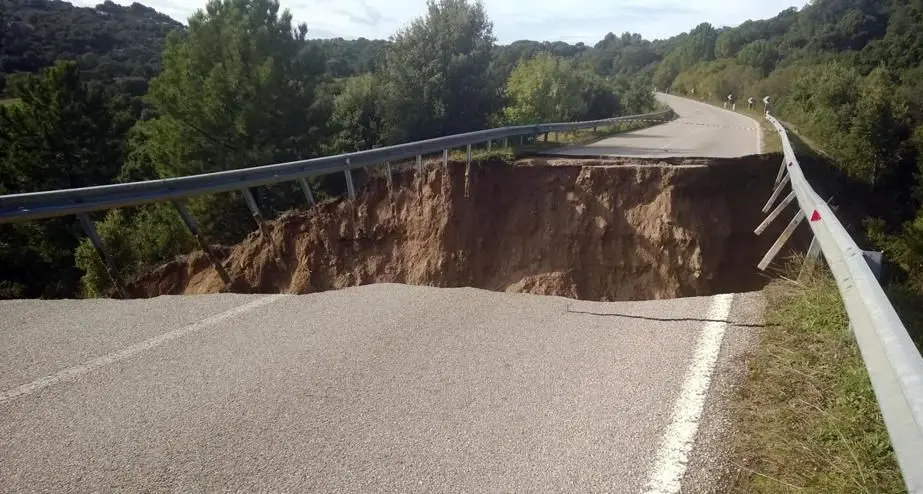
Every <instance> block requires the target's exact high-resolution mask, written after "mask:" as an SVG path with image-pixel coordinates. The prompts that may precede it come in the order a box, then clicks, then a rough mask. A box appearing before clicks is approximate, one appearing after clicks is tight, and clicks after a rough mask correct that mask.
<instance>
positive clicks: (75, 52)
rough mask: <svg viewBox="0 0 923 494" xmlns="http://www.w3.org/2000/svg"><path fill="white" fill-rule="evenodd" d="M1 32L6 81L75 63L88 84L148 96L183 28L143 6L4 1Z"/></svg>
mask: <svg viewBox="0 0 923 494" xmlns="http://www.w3.org/2000/svg"><path fill="white" fill-rule="evenodd" d="M0 28H2V29H0V78H3V75H4V74H5V75H6V76H7V77H11V74H17V73H33V72H36V71H38V70H39V69H42V68H44V67H48V66H51V65H53V64H54V62H55V61H56V60H73V61H75V62H77V63H78V65H79V66H80V68H81V70H82V72H83V74H82V75H83V77H85V78H88V79H96V80H102V81H106V82H107V83H113V84H119V85H121V86H123V87H124V88H125V89H126V90H132V89H133V90H134V91H136V92H140V93H141V94H143V93H144V90H145V87H144V81H146V80H148V79H150V78H151V77H152V76H153V75H154V74H156V73H157V72H159V71H160V53H161V51H162V49H163V42H164V39H165V37H166V36H167V33H170V32H173V31H181V30H182V29H183V26H182V24H180V23H178V22H176V21H174V20H173V19H171V18H169V17H167V16H166V15H163V14H161V13H158V12H157V11H155V10H153V9H151V8H149V7H145V6H144V5H141V4H139V3H134V4H132V5H131V6H129V7H122V6H120V5H117V4H115V3H112V2H109V1H107V2H105V3H102V4H100V5H98V6H97V7H96V8H81V7H74V6H73V5H71V4H69V3H66V2H61V1H58V0H0ZM12 77H13V78H15V76H12ZM3 89H4V88H3V87H2V85H0V94H2V93H3Z"/></svg>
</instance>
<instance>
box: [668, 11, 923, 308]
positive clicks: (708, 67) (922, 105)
mask: <svg viewBox="0 0 923 494" xmlns="http://www.w3.org/2000/svg"><path fill="white" fill-rule="evenodd" d="M671 43H672V44H673V45H674V46H673V47H672V49H671V50H670V51H669V52H667V53H666V54H665V56H664V58H663V60H662V61H661V62H660V63H659V64H658V65H657V68H656V70H655V71H654V73H653V82H654V84H655V85H656V86H657V87H658V88H660V89H662V90H672V91H673V92H676V93H678V94H686V95H690V96H694V97H697V98H706V99H711V100H713V101H719V100H724V99H725V98H726V97H727V95H729V94H730V95H733V97H734V98H735V100H736V101H737V102H738V104H744V103H743V102H744V101H745V100H746V99H747V98H748V97H754V98H756V99H757V100H760V99H762V97H764V96H770V98H771V100H772V108H771V110H772V112H773V113H774V114H776V115H777V116H780V117H781V118H782V119H783V120H785V121H787V122H789V123H791V124H792V125H793V126H794V128H795V129H797V130H798V131H799V132H800V133H802V134H803V135H805V136H806V137H807V138H809V139H810V140H811V141H813V142H814V143H815V144H816V145H817V146H819V147H820V148H821V150H822V151H823V152H825V153H826V154H827V155H829V156H830V157H831V158H832V160H833V161H834V163H835V166H836V167H838V168H839V170H840V171H841V172H842V173H843V174H844V175H845V176H846V177H847V178H848V180H849V182H851V183H852V184H853V185H854V187H852V188H851V189H850V190H851V191H852V192H851V193H852V194H853V195H854V197H835V198H834V200H835V201H836V202H840V203H845V202H849V203H853V204H862V205H863V206H864V207H865V213H866V214H867V220H866V222H865V227H866V230H867V233H868V235H869V236H870V238H871V240H872V241H873V243H874V244H875V245H874V246H877V247H878V248H881V249H884V250H885V251H886V253H887V254H888V257H889V258H890V259H891V260H893V261H895V262H896V263H897V264H898V265H899V267H900V268H901V269H902V270H903V271H904V272H905V274H907V275H908V281H909V282H910V285H911V287H912V288H913V289H914V290H915V291H916V292H917V293H918V294H923V210H921V200H923V181H921V180H923V174H921V172H923V169H921V166H923V78H921V76H923V67H921V62H923V1H921V0H815V1H814V2H812V3H811V4H810V5H808V6H806V7H805V8H804V9H802V10H801V11H798V10H796V9H789V10H786V11H783V12H781V13H780V14H779V15H777V16H776V17H774V18H772V19H767V20H761V21H750V22H746V23H744V24H742V25H740V26H738V27H736V28H732V29H716V28H714V27H712V26H711V25H709V24H702V25H699V26H698V27H696V28H695V29H693V30H692V31H691V32H690V33H688V34H686V35H682V36H679V37H677V38H674V39H673V40H671Z"/></svg>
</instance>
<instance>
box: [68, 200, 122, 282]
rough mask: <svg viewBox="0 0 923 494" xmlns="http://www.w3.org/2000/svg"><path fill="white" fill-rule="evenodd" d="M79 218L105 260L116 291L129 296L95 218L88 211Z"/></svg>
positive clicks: (107, 271)
mask: <svg viewBox="0 0 923 494" xmlns="http://www.w3.org/2000/svg"><path fill="white" fill-rule="evenodd" d="M77 218H78V219H80V226H82V227H83V232H84V233H86V234H87V236H88V237H90V243H91V244H93V248H94V249H96V253H97V254H98V255H99V259H100V260H101V261H102V262H103V267H104V268H105V269H106V274H107V275H109V281H111V282H112V286H114V287H115V290H116V292H118V294H119V298H123V299H124V298H128V291H127V290H125V285H123V284H122V280H120V279H119V276H118V274H116V272H115V266H114V265H113V262H112V257H110V256H109V254H108V253H106V249H105V248H104V247H103V241H102V240H101V239H100V238H99V234H97V233H96V226H95V225H94V224H93V220H91V219H90V215H88V214H87V213H80V214H78V215H77Z"/></svg>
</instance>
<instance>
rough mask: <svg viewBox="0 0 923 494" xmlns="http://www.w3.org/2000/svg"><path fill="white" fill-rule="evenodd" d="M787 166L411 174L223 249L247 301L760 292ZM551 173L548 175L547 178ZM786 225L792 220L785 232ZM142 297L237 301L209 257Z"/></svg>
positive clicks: (753, 161) (629, 164) (168, 270)
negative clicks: (368, 294)
mask: <svg viewBox="0 0 923 494" xmlns="http://www.w3.org/2000/svg"><path fill="white" fill-rule="evenodd" d="M776 163H777V162H776V157H748V158H743V159H739V160H697V159H689V160H677V161H675V162H674V163H664V162H657V161H641V160H632V161H626V160H614V161H606V162H599V161H595V162H567V161H553V162H550V163H546V162H544V161H543V160H531V161H526V162H520V163H517V164H516V165H509V164H506V163H501V162H492V163H482V164H481V165H480V166H477V165H475V166H473V167H472V168H471V169H470V173H467V174H466V167H465V165H464V164H463V163H451V164H450V166H449V168H448V169H443V168H442V167H440V166H431V167H429V168H428V169H427V170H426V171H425V172H424V173H423V174H422V175H419V174H417V173H416V172H415V171H412V170H408V171H405V172H404V173H401V174H397V175H395V177H394V186H393V188H392V189H391V190H389V188H388V187H387V184H386V183H385V181H384V180H373V181H372V182H371V183H370V184H369V185H368V186H367V187H365V189H364V190H363V192H362V194H361V196H360V197H359V198H358V199H357V200H356V201H344V200H336V201H332V202H327V203H324V204H320V205H318V206H317V207H315V208H314V209H313V210H311V211H308V212H298V213H290V214H288V215H286V216H283V217H281V218H279V219H278V220H276V221H274V222H271V223H270V224H269V225H268V227H269V232H270V237H271V240H272V242H273V244H274V245H275V246H276V248H278V249H279V252H280V253H281V258H282V261H283V262H282V263H278V262H276V260H275V254H274V252H275V248H274V247H273V246H272V245H270V244H269V243H268V242H266V241H265V239H264V238H263V237H262V236H261V235H260V234H258V233H254V234H252V235H251V236H250V237H248V238H247V239H246V240H245V241H243V242H242V243H240V244H238V245H236V246H233V247H231V248H230V249H224V250H223V251H222V255H224V256H225V257H226V259H225V266H226V267H227V270H228V272H229V273H230V275H231V277H232V278H233V279H234V280H235V283H234V290H236V291H255V292H284V293H310V292H318V291H324V290H332V289H338V288H343V287H347V286H354V285H363V284H369V283H377V282H398V283H409V284H421V285H435V286H446V287H449V286H474V287H480V288H486V289H490V290H499V291H514V292H528V293H535V294H548V295H552V294H553V295H563V296H568V297H573V298H579V299H592V300H637V299H652V298H667V297H678V296H688V295H705V294H711V293H718V292H730V291H733V292H739V291H746V290H753V289H758V288H760V287H761V286H762V284H763V277H762V276H761V275H760V274H759V272H758V271H757V270H756V267H755V266H756V263H757V261H758V260H759V258H760V256H761V255H762V254H763V253H764V252H765V250H766V249H767V248H768V246H769V244H770V243H771V242H772V240H773V239H774V234H776V233H777V232H778V229H779V228H781V225H776V230H775V231H770V232H768V234H767V235H765V236H763V237H756V236H755V235H754V234H753V233H752V231H753V228H754V227H755V226H756V225H757V224H758V223H759V221H760V220H761V218H762V216H761V213H760V212H759V209H760V207H761V205H762V204H761V203H762V201H763V200H764V199H765V197H767V196H768V194H769V192H770V190H771V186H772V181H773V175H774V170H775V168H776ZM533 165H542V166H533ZM780 223H782V222H780ZM131 289H132V291H133V292H134V294H135V295H138V296H156V295H161V294H179V293H210V292H218V291H221V290H222V289H223V284H222V282H221V280H220V278H219V277H218V275H217V272H216V271H215V270H214V268H213V267H211V265H210V264H209V263H208V261H207V259H206V258H205V256H204V255H203V254H202V253H197V254H193V255H191V256H188V257H186V258H183V259H179V260H177V261H174V262H172V263H170V264H167V265H165V266H162V267H161V268H159V269H157V270H155V271H154V272H152V273H150V274H149V275H147V276H145V277H143V278H142V279H139V280H137V282H136V283H134V285H133V286H132V288H131Z"/></svg>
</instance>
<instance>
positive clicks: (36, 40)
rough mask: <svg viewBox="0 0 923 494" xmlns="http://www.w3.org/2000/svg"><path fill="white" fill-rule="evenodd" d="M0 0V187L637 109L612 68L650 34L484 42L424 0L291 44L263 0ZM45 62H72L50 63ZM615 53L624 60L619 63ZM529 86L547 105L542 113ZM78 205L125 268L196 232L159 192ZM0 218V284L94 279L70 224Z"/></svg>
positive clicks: (244, 218) (231, 197) (276, 201)
mask: <svg viewBox="0 0 923 494" xmlns="http://www.w3.org/2000/svg"><path fill="white" fill-rule="evenodd" d="M0 2H2V3H0V5H2V6H3V10H2V11H0V15H2V16H3V19H4V20H3V21H2V22H0V25H4V26H13V27H12V29H14V30H15V33H16V39H15V42H13V43H7V42H6V40H7V39H8V38H9V36H10V34H9V33H11V32H12V31H8V30H4V35H3V40H4V44H3V45H2V48H0V53H2V55H0V56H2V57H3V58H2V60H3V66H2V67H3V70H4V71H5V72H7V73H11V72H15V73H14V74H12V75H9V76H8V77H7V78H6V80H7V82H8V83H9V84H7V85H8V86H9V87H8V91H7V96H15V97H17V98H19V100H18V101H15V102H13V103H9V102H7V103H5V104H4V105H3V106H0V125H2V129H0V192H2V193H15V192H29V191H35V190H43V189H50V188H63V187H73V186H82V185H96V184H105V183H111V182H114V181H129V180H145V179H155V178H164V177H173V176H181V175H189V174H194V173H204V172H212V171H218V170H227V169H233V168H241V167H245V166H253V165H260V164H267V163H273V162H280V161H287V160H292V159H296V158H310V157H313V156H318V155H322V154H328V153H335V152H346V151H356V150H362V149H369V148H372V147H375V146H379V145H384V144H391V143H397V142H404V141H409V140H416V139H423V138H429V137H435V136H441V135H446V134H452V133H458V132H465V131H470V130H477V129H482V128H486V127H488V126H490V125H493V124H502V123H507V122H535V121H537V120H568V119H582V118H603V117H609V116H615V115H617V114H619V113H620V112H625V111H632V112H642V111H647V110H649V109H650V108H651V107H652V106H653V98H652V96H651V93H650V91H649V83H647V82H645V81H644V80H643V79H642V80H636V79H633V78H632V77H630V76H629V75H630V74H632V73H634V72H638V71H640V72H644V71H647V72H650V71H652V70H653V65H652V63H653V62H652V61H651V60H650V56H649V55H650V53H651V50H653V46H654V45H653V44H651V43H649V42H646V41H644V40H641V39H640V37H639V36H628V37H627V38H626V37H623V38H614V37H612V36H609V37H607V39H606V40H604V42H602V46H601V47H600V48H599V49H596V48H590V47H587V46H585V45H582V44H581V45H576V46H572V45H568V44H566V43H538V42H529V41H522V42H516V43H513V44H512V45H510V46H503V47H498V46H497V45H496V44H495V40H494V37H493V34H492V29H493V28H492V24H491V22H490V20H489V19H488V16H487V13H486V11H485V10H484V6H483V5H482V4H480V3H477V2H473V1H469V0H430V1H429V3H428V8H427V12H426V14H425V15H424V16H423V17H421V18H420V19H417V20H415V21H414V22H412V23H411V24H409V25H408V26H407V27H406V28H405V29H402V30H401V31H399V32H398V33H396V34H395V35H394V36H393V37H392V39H391V40H389V41H379V40H366V39H358V40H354V41H346V40H342V39H333V40H309V39H308V30H307V27H306V26H304V25H300V26H295V25H293V24H292V17H291V15H290V14H289V13H288V12H287V11H284V10H282V9H281V8H280V6H279V4H278V2H277V1H276V0H211V1H210V2H209V3H208V4H207V6H206V7H205V8H204V9H203V10H200V11H199V12H197V13H196V14H195V15H194V16H192V17H191V18H190V19H189V23H188V27H182V26H180V25H178V24H177V23H175V22H173V21H169V20H168V19H167V18H166V17H164V16H162V15H161V14H158V13H156V12H154V11H152V10H150V9H148V8H147V7H143V6H141V5H139V4H134V5H132V6H131V7H119V6H116V5H115V4H111V3H106V4H102V5H100V6H97V7H96V8H94V9H91V8H76V7H71V6H70V5H68V4H64V3H61V2H57V1H55V0H0ZM9 19H13V21H8V20H9ZM610 38H611V39H610ZM623 52H624V53H623ZM594 57H596V58H594ZM597 58H599V59H598V60H597ZM59 59H70V60H74V62H73V63H70V64H65V63H59V64H58V65H53V64H54V62H55V60H59ZM622 60H626V62H625V63H630V64H633V65H631V66H630V68H628V69H624V68H623V67H622V65H621V61H622ZM628 60H631V62H627V61H628ZM549 64H550V65H549ZM101 66H106V67H109V68H108V69H106V70H101V69H100V67H101ZM549 66H551V67H555V68H554V70H551V71H548V70H546V69H547V67H549ZM543 93H545V94H543ZM142 96H143V99H142ZM546 100H548V101H555V103H554V109H553V111H548V110H547V108H546V107H547V101H546ZM341 180H342V177H340V176H331V177H326V178H325V179H324V180H323V181H317V182H314V183H313V186H314V188H315V193H317V194H319V195H324V194H337V193H340V192H341V191H342V187H343V184H342V183H340V181H341ZM252 192H253V193H254V195H255V197H256V201H257V203H258V206H259V208H260V209H261V211H262V213H263V215H264V216H266V217H272V216H274V215H276V214H278V213H279V212H281V211H284V210H286V209H289V208H292V207H295V206H297V205H299V204H301V203H302V202H303V200H304V199H303V197H302V196H300V191H298V190H296V188H295V186H294V184H285V185H278V186H271V187H260V188H258V189H255V190H253V191H252ZM187 207H188V209H189V210H190V212H191V213H192V215H193V216H194V217H195V218H196V219H197V221H198V223H199V225H200V227H201V230H202V231H203V233H204V235H205V236H206V237H207V238H208V239H209V240H211V241H216V242H233V241H236V240H238V239H240V238H241V236H242V235H244V234H246V233H248V232H249V231H251V230H253V228H254V226H255V225H254V223H253V218H252V216H251V214H250V212H249V210H248V208H247V207H246V204H245V202H244V201H243V200H242V198H241V197H240V195H239V194H218V195H212V196H205V197H201V198H197V199H194V200H190V201H188V204H187ZM95 219H96V220H97V230H98V233H99V235H100V237H101V238H102V240H103V243H104V244H105V245H106V248H107V251H108V253H109V255H110V257H111V258H112V260H113V264H114V265H115V267H116V268H117V269H118V271H119V274H120V275H121V276H123V277H126V278H130V277H132V276H134V275H136V274H137V273H139V272H140V271H141V270H143V269H147V268H149V267H150V266H151V265H152V264H155V263H157V262H160V261H163V260H165V259H168V258H170V257H171V256H173V255H176V254H180V253H184V252H188V251H189V249H191V248H192V247H193V245H194V243H195V240H194V239H193V238H192V235H191V234H190V233H189V232H188V231H187V230H186V229H185V227H184V226H183V224H182V222H181V221H179V217H178V215H177V213H176V211H175V210H174V209H173V206H172V205H170V204H161V205H152V206H144V207H140V208H131V209H125V210H118V211H110V212H108V213H105V214H100V215H97V216H96V218H95ZM2 233H3V235H2V237H0V238H2V240H0V242H2V243H0V266H3V273H2V274H0V280H3V284H2V285H0V297H21V296H72V295H75V294H81V293H82V294H83V295H87V296H94V295H100V294H105V293H107V290H108V289H109V284H110V282H109V279H108V276H107V274H106V272H105V269H104V268H103V265H102V262H101V260H100V258H99V256H98V255H97V253H96V252H95V250H94V249H93V248H92V246H91V245H90V244H89V242H88V241H87V240H86V239H85V238H83V237H84V235H83V232H82V231H81V230H80V228H79V225H78V224H77V222H76V221H75V220H73V219H70V218H68V219H60V220H55V221H45V222H34V223H27V224H22V225H15V226H5V227H4V228H3V232H2ZM81 273H82V274H83V276H82V283H79V280H80V279H81Z"/></svg>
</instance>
